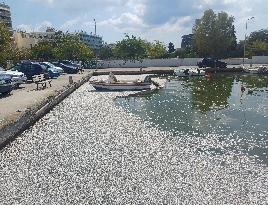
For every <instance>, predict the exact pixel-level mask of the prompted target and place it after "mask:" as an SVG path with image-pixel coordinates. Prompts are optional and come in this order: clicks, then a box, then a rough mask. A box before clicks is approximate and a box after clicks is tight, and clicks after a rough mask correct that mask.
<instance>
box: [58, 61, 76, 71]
mask: <svg viewBox="0 0 268 205" xmlns="http://www.w3.org/2000/svg"><path fill="white" fill-rule="evenodd" d="M59 63H62V64H64V65H68V66H72V67H75V68H77V69H79V68H80V67H81V66H80V65H79V64H76V63H73V62H72V61H69V60H60V61H59Z"/></svg>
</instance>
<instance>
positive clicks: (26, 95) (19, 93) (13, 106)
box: [0, 70, 91, 128]
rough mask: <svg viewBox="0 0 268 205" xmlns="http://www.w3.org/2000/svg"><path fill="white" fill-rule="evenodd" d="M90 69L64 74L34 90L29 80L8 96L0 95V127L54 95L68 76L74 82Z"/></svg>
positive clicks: (67, 79) (33, 84) (64, 85)
mask: <svg viewBox="0 0 268 205" xmlns="http://www.w3.org/2000/svg"><path fill="white" fill-rule="evenodd" d="M90 71H91V70H86V71H85V72H84V73H83V74H66V75H61V76H60V77H59V78H57V79H52V83H51V84H52V87H47V88H46V89H42V90H36V84H35V83H31V82H30V81H29V82H28V83H27V84H23V85H21V86H20V88H18V89H15V90H13V91H12V92H11V94H10V95H8V96H0V128H1V127H2V126H4V125H6V124H9V123H10V122H12V121H14V120H16V119H17V117H19V116H20V115H22V114H23V113H24V112H25V111H26V110H27V109H28V108H31V107H33V106H36V105H38V104H40V103H41V102H42V101H44V100H45V99H46V98H48V97H50V96H54V95H56V94H57V93H58V92H60V91H61V90H63V89H64V87H66V86H67V85H68V84H69V76H72V77H73V80H74V82H77V81H79V80H81V79H82V77H84V76H86V75H88V74H89V72H90Z"/></svg>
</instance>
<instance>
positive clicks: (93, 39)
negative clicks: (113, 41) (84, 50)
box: [78, 31, 103, 50]
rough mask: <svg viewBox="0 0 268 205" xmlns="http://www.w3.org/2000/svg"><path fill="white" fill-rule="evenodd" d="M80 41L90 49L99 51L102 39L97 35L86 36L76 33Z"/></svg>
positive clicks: (84, 33)
mask: <svg viewBox="0 0 268 205" xmlns="http://www.w3.org/2000/svg"><path fill="white" fill-rule="evenodd" d="M78 35H79V38H80V40H81V41H82V42H83V43H85V44H86V45H88V47H90V48H91V49H94V50H95V49H100V48H102V46H103V40H102V37H101V36H99V35H96V34H95V35H93V34H88V33H86V32H84V31H81V32H80V33H78Z"/></svg>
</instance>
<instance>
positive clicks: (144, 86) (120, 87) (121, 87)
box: [91, 83, 151, 91]
mask: <svg viewBox="0 0 268 205" xmlns="http://www.w3.org/2000/svg"><path fill="white" fill-rule="evenodd" d="M91 85H92V86H93V87H94V88H95V89H96V90H111V91H128V90H131V91H133V90H134V91H135V90H150V89H151V83H91Z"/></svg>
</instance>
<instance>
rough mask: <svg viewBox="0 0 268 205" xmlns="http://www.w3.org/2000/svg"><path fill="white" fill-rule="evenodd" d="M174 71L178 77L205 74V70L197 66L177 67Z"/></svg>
mask: <svg viewBox="0 0 268 205" xmlns="http://www.w3.org/2000/svg"><path fill="white" fill-rule="evenodd" d="M174 73H175V74H176V75H177V76H179V77H186V76H205V74H206V73H205V71H204V70H201V69H199V68H177V69H176V70H175V71H174Z"/></svg>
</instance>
